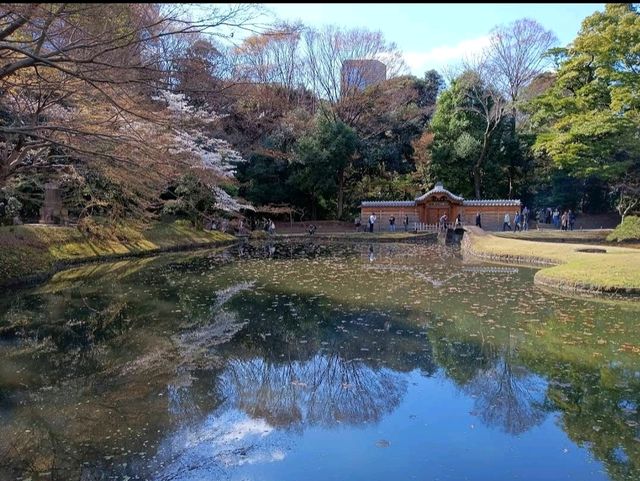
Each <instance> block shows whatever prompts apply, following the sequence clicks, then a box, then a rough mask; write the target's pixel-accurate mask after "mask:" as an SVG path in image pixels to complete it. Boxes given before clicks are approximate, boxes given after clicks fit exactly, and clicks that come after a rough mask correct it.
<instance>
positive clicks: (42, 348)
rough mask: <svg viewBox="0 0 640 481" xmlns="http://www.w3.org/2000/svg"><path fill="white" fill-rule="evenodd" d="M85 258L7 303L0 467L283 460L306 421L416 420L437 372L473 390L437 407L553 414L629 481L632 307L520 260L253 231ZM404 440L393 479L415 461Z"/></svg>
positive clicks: (130, 469) (414, 433) (505, 416)
mask: <svg viewBox="0 0 640 481" xmlns="http://www.w3.org/2000/svg"><path fill="white" fill-rule="evenodd" d="M372 256H373V258H372ZM83 269H84V270H83ZM83 269H79V270H74V271H68V272H66V273H61V275H59V276H58V277H57V278H56V279H53V280H52V281H51V282H49V283H48V284H45V285H43V286H40V287H38V288H36V289H33V290H31V291H20V292H17V293H16V294H15V295H11V296H8V297H6V298H2V299H1V300H0V316H1V317H0V319H1V321H0V359H2V363H1V365H0V479H18V478H20V477H22V478H28V477H32V478H33V479H36V478H38V479H51V480H54V479H61V480H62V479H64V480H68V479H81V480H92V479H107V478H108V477H115V478H116V479H117V478H118V477H120V478H121V479H126V477H129V478H130V479H135V477H136V476H138V477H139V478H141V479H162V480H165V479H166V480H169V479H183V480H186V479H202V478H212V479H219V478H224V477H233V475H234V474H233V473H240V474H238V476H240V475H241V473H245V471H242V470H245V469H249V466H267V465H269V466H271V465H276V464H278V465H283V466H284V465H286V466H294V464H288V463H295V462H296V461H293V458H295V455H294V454H295V453H296V452H297V450H298V449H302V448H300V447H298V443H299V442H300V443H302V440H304V439H307V437H308V436H309V433H310V432H316V430H318V429H321V430H326V431H330V432H334V431H340V430H352V431H345V432H349V433H351V432H354V433H356V432H361V431H362V430H366V429H372V430H375V429H378V428H377V426H382V425H384V424H385V421H386V420H388V419H397V416H400V415H402V416H404V418H405V419H406V418H408V417H409V415H411V416H414V417H415V416H416V414H415V409H414V408H411V409H414V411H405V410H406V409H410V408H408V407H405V404H406V403H407V402H408V401H407V400H408V399H412V398H413V396H415V393H414V391H415V390H416V389H418V388H424V389H426V391H425V392H426V394H425V396H426V398H425V399H424V402H425V403H426V402H427V401H428V399H429V397H428V396H430V395H433V392H435V391H436V389H435V386H436V385H440V384H445V385H451V386H453V387H455V390H456V392H457V393H458V394H457V396H459V397H462V398H463V399H468V400H469V402H470V406H471V407H470V409H469V412H462V411H460V409H459V408H457V407H456V408H454V407H453V406H456V404H455V403H454V397H451V398H447V399H449V400H450V402H451V406H452V408H451V409H452V411H451V412H449V413H448V415H450V416H457V417H456V419H458V418H460V419H464V416H468V415H470V416H471V417H472V418H473V419H475V420H480V421H481V423H482V425H483V426H485V427H486V428H488V429H490V430H491V432H492V433H493V434H491V436H493V438H492V441H493V442H495V443H498V444H499V443H506V442H508V443H509V446H511V443H515V444H514V445H515V446H517V445H518V444H517V441H516V439H518V438H516V437H514V436H522V435H524V434H526V433H534V432H536V431H537V430H544V432H545V433H548V435H549V436H550V439H551V438H553V436H557V434H558V433H556V431H554V429H555V430H557V429H558V428H557V427H555V426H556V424H557V425H558V426H560V427H561V429H562V430H563V431H564V433H566V435H567V436H568V437H569V439H571V440H572V441H573V442H574V443H575V444H576V446H579V447H585V448H588V449H589V451H590V452H591V453H592V455H593V456H594V457H595V458H596V459H597V460H599V461H600V462H602V463H603V468H604V469H605V470H606V473H607V476H606V477H602V475H596V474H593V472H592V471H591V470H590V468H589V467H588V463H587V462H586V460H576V461H574V462H575V463H577V464H575V465H573V468H572V469H574V470H578V471H575V472H580V473H582V475H583V476H584V479H607V477H608V478H609V479H613V480H616V481H629V480H635V479H640V471H639V466H640V428H639V426H640V414H639V412H638V406H640V370H639V369H638V357H637V356H638V354H637V353H636V351H635V350H634V349H635V346H640V339H639V338H638V334H637V332H636V331H637V329H636V323H637V319H638V312H639V310H638V308H637V307H636V306H634V305H622V304H620V305H616V304H610V303H609V304H608V303H593V302H586V301H580V300H571V299H561V298H558V299H555V298H553V297H551V298H549V297H547V296H546V295H545V294H543V293H541V292H539V291H537V290H536V289H535V288H533V287H532V286H531V283H530V280H531V276H532V271H529V270H526V269H519V268H504V267H490V266H483V265H477V266H474V265H468V264H464V263H462V260H461V259H460V257H459V255H458V253H457V252H456V251H455V250H452V249H451V248H447V247H443V246H436V245H433V246H407V245H405V246H401V245H394V244H378V245H375V246H374V245H367V244H360V245H349V244H345V245H341V246H337V247H336V246H331V245H327V244H322V243H317V242H311V241H308V240H306V241H303V242H298V243H284V244H275V243H271V244H266V245H265V244H255V245H254V244H246V245H241V246H235V247H233V248H231V249H225V250H221V251H215V252H202V253H196V254H180V255H169V256H164V257H162V258H160V259H157V260H155V261H150V260H148V259H145V260H144V261H133V262H131V263H127V262H121V263H114V264H113V265H110V267H107V266H106V265H103V266H100V267H96V266H92V267H90V268H83ZM488 286H491V288H490V289H488ZM509 299H517V302H516V303H514V302H509ZM639 352H640V351H639ZM410 380H412V381H410ZM434 383H435V384H434ZM429 393H431V394H429ZM443 406H444V407H443V408H442V409H444V410H445V411H446V409H447V404H446V402H445V404H444V405H443ZM551 417H552V418H553V422H552V423H548V422H545V421H547V420H549V419H550V418H551ZM411 419H413V418H411ZM398 422H399V421H398ZM455 426H456V423H452V424H451V425H450V426H446V427H442V428H441V431H440V432H439V435H440V436H441V437H442V438H443V439H448V438H449V437H450V436H453V435H454V434H455V433H456V431H455V430H456V429H458V428H456V427H455ZM406 429H407V431H406V434H405V436H406V437H407V439H414V438H415V439H416V440H421V439H422V438H420V436H423V435H424V434H422V433H424V432H425V431H424V429H423V428H421V425H419V424H416V425H415V426H413V425H411V426H409V427H407V428H406ZM449 430H450V431H449ZM500 436H506V437H505V438H502V437H500ZM379 438H380V436H379V435H377V434H376V437H375V438H374V440H376V439H379ZM394 442H395V440H394ZM416 442H418V441H416ZM420 442H424V441H423V440H421V441H420ZM370 445H371V446H373V447H375V444H374V442H373V441H372V442H371V443H370ZM394 445H395V444H393V443H392V444H391V447H392V448H393V446H394ZM418 445H419V443H418ZM386 446H388V444H386ZM468 447H469V449H474V448H473V446H472V445H470V444H469V445H468ZM344 449H345V450H347V451H348V450H349V449H354V447H353V446H351V445H350V444H348V443H347V442H346V441H345V445H344ZM510 449H511V448H510ZM536 449H537V450H538V451H539V452H538V451H536V452H531V453H528V454H530V455H531V456H532V457H534V456H537V455H541V453H542V452H543V446H537V447H536ZM388 451H389V452H393V451H392V450H391V449H390V450H388ZM401 452H402V454H401V456H406V457H407V460H406V462H405V463H404V464H403V465H404V466H407V467H406V471H405V472H403V473H400V474H403V475H406V476H407V477H410V476H411V475H413V474H417V473H419V472H421V471H422V470H423V469H424V468H425V466H424V465H422V464H420V463H417V462H416V461H412V462H409V457H410V456H411V455H412V454H413V453H414V452H415V449H403V450H402V451H401ZM394 455H395V456H398V451H395V454H394ZM380 456H381V455H378V454H373V455H370V458H367V459H368V460H369V461H368V462H369V463H372V465H373V464H375V462H376V461H377V459H383V458H381V457H380ZM385 459H386V458H385ZM451 466H455V463H454V464H452V465H451ZM494 468H495V467H494ZM412 470H415V471H412ZM246 473H248V471H246ZM532 473H533V472H532ZM529 474H531V473H529ZM105 476H107V478H105ZM278 476H280V478H282V479H293V478H291V477H289V475H287V472H286V471H285V472H279V474H278ZM291 476H293V475H291ZM535 476H538V477H539V476H540V473H537V474H535V473H533V474H531V476H530V477H527V475H525V474H524V472H523V473H522V476H521V477H523V479H535ZM589 476H591V477H589ZM598 476H600V477H598ZM247 477H249V475H248V474H247ZM276 478H277V476H276ZM310 479H311V478H310ZM314 479H315V478H314ZM317 479H323V478H317ZM495 479H500V478H499V476H497V475H496V478H495ZM505 479H508V478H505Z"/></svg>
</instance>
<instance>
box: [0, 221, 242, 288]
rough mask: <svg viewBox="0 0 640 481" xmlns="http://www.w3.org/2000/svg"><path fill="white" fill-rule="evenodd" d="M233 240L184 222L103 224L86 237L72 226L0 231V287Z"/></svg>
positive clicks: (22, 226) (39, 226) (42, 226)
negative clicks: (64, 271) (101, 262)
mask: <svg viewBox="0 0 640 481" xmlns="http://www.w3.org/2000/svg"><path fill="white" fill-rule="evenodd" d="M235 239H236V238H235V237H234V236H232V235H230V234H225V233H222V232H218V231H203V230H199V229H195V228H193V227H192V226H191V225H190V224H189V223H188V222H185V221H175V222H168V223H167V222H162V223H160V222H159V223H154V224H150V225H138V224H134V223H127V224H120V225H117V226H110V227H107V226H104V227H102V228H99V229H96V230H95V231H94V232H92V233H91V234H87V233H83V232H81V231H80V230H78V229H77V228H76V227H58V226H45V225H20V226H12V227H0V286H3V287H7V286H15V285H24V284H29V283H32V282H36V281H39V280H43V279H46V278H47V277H48V276H50V275H51V274H53V273H54V272H56V271H58V270H60V269H63V268H65V267H67V266H70V265H74V264H78V263H83V262H91V261H97V260H108V259H117V258H121V257H131V256H141V255H149V254H154V253H159V252H165V251H172V250H182V249H192V248H197V247H206V246H214V245H219V244H225V243H230V242H233V241H234V240H235Z"/></svg>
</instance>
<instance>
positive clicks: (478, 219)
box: [476, 212, 482, 229]
mask: <svg viewBox="0 0 640 481" xmlns="http://www.w3.org/2000/svg"><path fill="white" fill-rule="evenodd" d="M476 225H477V226H478V227H480V228H481V229H482V217H480V212H478V213H477V214H476Z"/></svg>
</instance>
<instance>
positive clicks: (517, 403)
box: [432, 336, 547, 434]
mask: <svg viewBox="0 0 640 481" xmlns="http://www.w3.org/2000/svg"><path fill="white" fill-rule="evenodd" d="M432 339H433V343H434V346H435V354H436V360H437V362H438V364H439V365H440V366H442V367H443V369H444V370H445V372H446V373H447V376H448V377H449V378H451V379H452V380H453V381H455V382H456V383H457V384H458V385H459V386H461V388H462V390H463V391H464V392H465V393H467V394H469V395H471V396H473V398H474V399H475V405H474V413H475V414H477V415H478V416H479V417H480V419H481V420H482V422H484V423H485V424H486V425H488V426H497V427H500V428H501V429H503V430H504V431H505V432H507V433H509V434H520V433H523V432H525V431H527V430H529V429H530V428H532V427H533V426H536V425H538V424H540V423H541V422H542V421H543V420H544V418H545V417H546V414H547V409H546V407H545V399H546V383H545V382H544V381H543V380H542V379H541V378H540V377H538V376H536V375H534V374H532V373H531V372H529V371H528V370H527V369H525V368H523V367H520V366H517V365H515V364H514V362H513V357H514V355H515V353H514V352H512V351H513V349H511V348H509V346H495V345H492V344H488V343H483V342H480V341H478V342H470V341H459V340H452V339H450V338H447V337H440V336H433V337H432Z"/></svg>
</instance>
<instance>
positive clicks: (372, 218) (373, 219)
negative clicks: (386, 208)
mask: <svg viewBox="0 0 640 481" xmlns="http://www.w3.org/2000/svg"><path fill="white" fill-rule="evenodd" d="M376 219H377V217H376V213H375V212H372V213H371V215H370V216H369V232H373V225H374V224H375V223H376Z"/></svg>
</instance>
